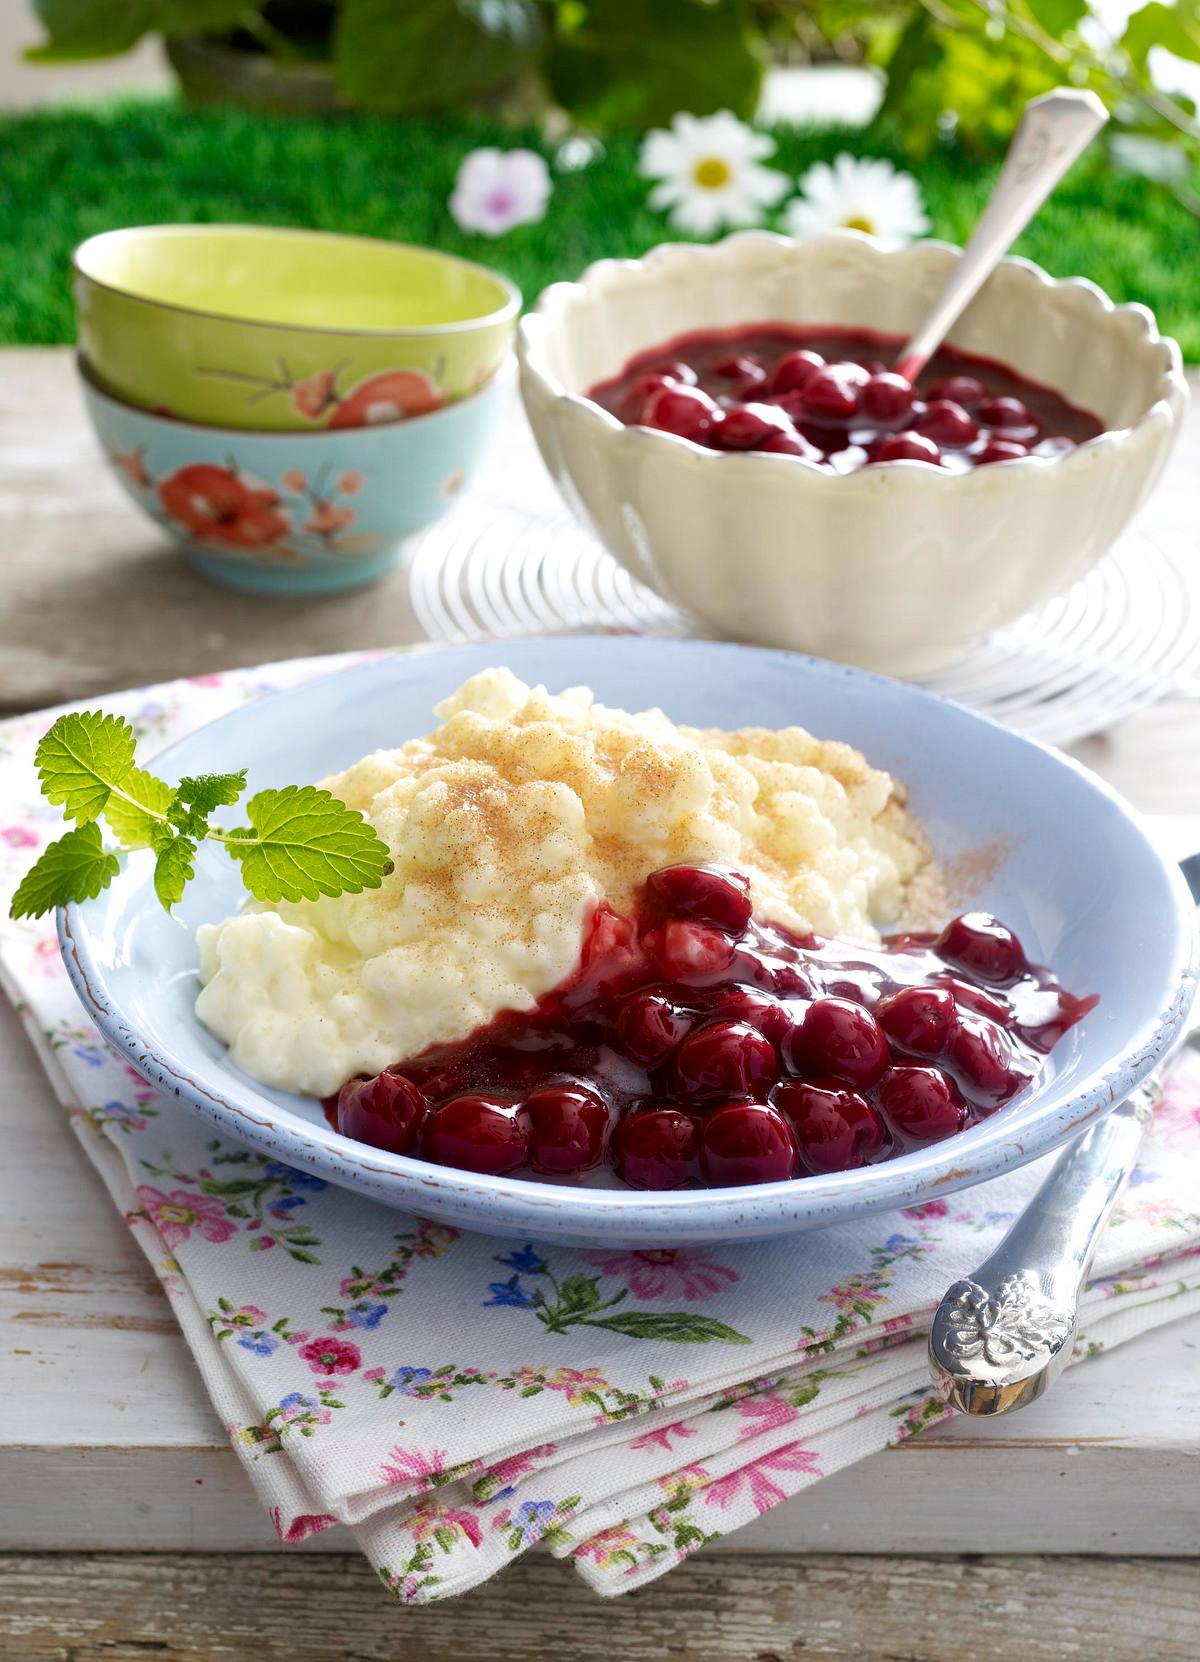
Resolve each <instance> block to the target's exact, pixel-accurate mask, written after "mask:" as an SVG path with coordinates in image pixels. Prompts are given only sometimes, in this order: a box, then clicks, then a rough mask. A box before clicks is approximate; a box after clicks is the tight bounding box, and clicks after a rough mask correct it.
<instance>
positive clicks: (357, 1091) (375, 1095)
mask: <svg viewBox="0 0 1200 1662" xmlns="http://www.w3.org/2000/svg"><path fill="white" fill-rule="evenodd" d="M428 1107H429V1105H428V1103H427V1102H426V1101H425V1098H424V1096H423V1095H422V1094H421V1092H420V1091H419V1090H418V1089H417V1087H416V1086H415V1085H414V1084H412V1082H411V1081H410V1080H408V1079H405V1078H403V1077H402V1076H401V1075H400V1074H398V1073H377V1074H376V1075H375V1077H374V1079H351V1080H348V1081H347V1083H346V1084H345V1085H343V1086H342V1088H341V1090H340V1091H339V1092H338V1099H337V1122H338V1130H339V1131H340V1132H341V1133H342V1136H343V1137H353V1138H354V1139H355V1140H356V1141H357V1142H360V1143H370V1145H371V1147H372V1148H385V1149H387V1151H388V1153H389V1154H411V1153H412V1151H413V1149H414V1148H415V1147H416V1143H417V1138H418V1136H419V1135H420V1131H421V1126H422V1123H423V1122H424V1119H425V1115H426V1113H427V1112H428Z"/></svg>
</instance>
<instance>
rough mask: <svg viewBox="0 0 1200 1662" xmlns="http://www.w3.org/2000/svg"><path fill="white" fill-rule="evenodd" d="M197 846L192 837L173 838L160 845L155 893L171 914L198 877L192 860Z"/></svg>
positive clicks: (156, 864)
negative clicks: (191, 883)
mask: <svg viewBox="0 0 1200 1662" xmlns="http://www.w3.org/2000/svg"><path fill="white" fill-rule="evenodd" d="M195 854H196V845H195V843H194V842H193V841H192V840H191V838H190V837H173V838H172V839H171V841H170V842H165V841H164V842H162V843H160V845H159V850H158V858H157V860H156V861H155V862H154V892H155V894H156V895H157V896H158V898H159V900H160V901H161V902H162V904H163V905H164V906H165V907H166V909H167V911H168V912H169V911H170V910H171V908H172V906H174V905H175V903H176V901H178V900H182V899H183V891H184V889H185V888H186V887H187V885H188V884H189V883H190V882H191V880H192V878H193V877H195V875H196V870H195V867H194V866H193V865H192V860H193V859H194V858H195Z"/></svg>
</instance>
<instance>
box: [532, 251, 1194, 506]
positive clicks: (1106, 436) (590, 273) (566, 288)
mask: <svg viewBox="0 0 1200 1662" xmlns="http://www.w3.org/2000/svg"><path fill="white" fill-rule="evenodd" d="M838 244H841V245H843V246H846V245H857V246H861V247H867V248H870V249H871V250H872V252H873V254H875V255H878V256H880V257H882V258H884V259H888V258H896V257H900V258H903V257H904V256H906V255H908V254H910V253H911V252H913V251H915V250H917V249H925V248H932V249H936V250H938V251H939V252H944V253H947V254H954V255H961V254H962V249H961V248H960V247H959V246H958V244H957V243H952V242H945V241H943V240H942V239H940V238H937V237H922V238H919V239H918V240H917V241H915V242H910V243H905V244H903V245H899V246H897V245H895V244H889V243H886V242H883V241H881V240H880V238H878V237H875V236H870V235H868V233H866V232H865V231H853V230H849V229H841V230H835V231H825V232H822V233H821V234H820V235H818V236H813V237H804V238H796V237H788V236H784V235H783V234H782V232H779V231H734V232H733V233H732V234H731V235H729V236H726V237H722V238H720V240H719V241H717V242H712V243H692V242H660V243H657V244H656V245H655V246H654V247H653V248H651V249H650V250H649V251H648V252H647V253H646V254H644V255H642V257H641V258H640V259H636V260H613V259H608V260H594V261H593V262H592V263H591V264H590V265H589V266H587V267H586V268H585V269H584V271H583V272H581V274H580V275H579V277H578V278H577V279H576V280H575V281H574V282H560V283H551V284H550V285H549V286H548V287H547V288H545V289H543V290H542V292H541V293H540V294H539V295H538V297H537V299H536V300H535V301H534V303H533V306H532V307H531V308H530V310H529V311H528V312H526V314H525V316H524V317H523V318H522V319H521V321H520V323H519V324H518V326H517V353H518V357H519V359H520V363H521V368H522V370H523V371H528V372H529V373H530V374H531V375H534V376H536V377H537V378H538V379H539V380H540V381H541V382H542V383H543V385H544V386H545V388H546V389H547V391H548V392H549V393H550V395H551V396H552V397H553V398H554V400H555V401H556V402H558V403H564V404H568V405H571V406H572V407H574V408H578V409H580V410H581V411H582V412H583V413H584V414H585V416H586V417H587V418H588V419H590V420H591V422H592V424H593V426H594V427H595V428H596V429H598V430H599V429H605V430H607V431H608V432H610V433H630V434H633V435H635V437H634V439H633V440H632V441H628V442H633V443H642V444H655V445H659V446H662V445H666V446H668V447H673V448H674V449H675V450H676V451H679V450H680V449H682V451H684V452H685V453H689V454H691V455H693V456H696V457H702V458H703V459H704V462H705V465H712V464H714V463H715V464H717V465H721V464H724V465H726V466H728V465H729V464H731V463H741V464H742V465H743V466H744V465H746V464H747V463H748V464H749V465H750V466H752V467H777V466H780V465H784V466H786V465H787V464H788V463H791V464H793V465H795V464H796V463H799V464H800V466H801V467H802V468H803V469H804V471H805V472H806V473H807V474H808V475H809V477H810V478H816V479H821V480H823V481H826V482H830V481H834V480H839V481H840V480H844V479H856V478H858V477H859V475H860V474H861V473H862V472H863V471H864V470H863V469H861V468H859V469H856V470H855V471H854V472H852V473H836V472H834V471H832V470H831V469H830V468H828V467H826V466H824V465H823V464H821V463H819V462H813V461H810V460H809V459H808V457H806V456H781V455H772V454H771V453H770V452H769V451H762V450H710V449H709V448H708V446H707V445H703V444H697V443H696V442H695V440H694V439H685V438H683V437H681V436H680V435H679V434H678V433H665V432H662V431H660V430H658V429H656V428H653V427H641V426H637V425H633V426H630V425H627V424H626V423H625V422H623V421H619V420H618V419H617V417H616V416H615V415H612V414H611V413H610V412H609V411H608V410H606V409H604V408H603V406H602V405H600V404H597V403H596V402H595V400H594V399H591V398H589V397H587V395H586V394H585V393H577V392H568V391H567V389H566V388H565V387H564V386H563V384H562V382H561V381H559V380H558V378H557V377H556V376H554V375H552V374H551V373H550V371H549V370H548V369H547V368H546V367H545V365H544V363H543V362H542V361H541V350H540V348H541V346H542V344H543V336H544V331H545V329H546V327H547V326H548V325H550V324H552V323H553V322H554V320H555V318H556V316H557V314H558V313H560V312H561V311H562V309H563V307H564V306H565V305H566V304H567V303H568V302H569V301H570V300H571V299H572V297H573V296H574V295H576V294H580V293H583V292H585V291H586V290H587V288H588V286H589V283H590V282H591V281H592V280H593V279H594V278H595V277H597V276H598V275H603V274H607V273H608V272H611V271H619V270H622V269H624V270H627V271H635V270H638V269H640V268H642V267H644V266H647V265H650V266H653V265H655V264H657V263H659V262H660V261H661V260H663V259H667V258H672V257H674V256H676V255H678V254H680V253H683V254H688V255H695V256H697V257H699V258H701V259H705V258H709V259H711V258H712V257H713V256H715V255H718V254H720V252H721V251H722V250H723V249H728V248H730V247H732V246H737V247H744V246H748V245H753V246H757V247H762V246H766V245H774V246H775V247H777V248H781V249H782V248H787V249H798V250H808V249H814V248H819V247H829V246H837V245H838ZM999 265H1000V267H1008V268H1010V269H1015V270H1019V271H1024V272H1027V273H1028V274H1029V275H1030V276H1031V277H1032V278H1033V279H1034V280H1035V281H1037V282H1038V283H1039V284H1041V285H1042V286H1043V287H1044V288H1047V289H1066V290H1068V291H1071V292H1075V293H1082V294H1087V295H1090V296H1091V297H1092V299H1093V301H1094V302H1095V303H1096V305H1097V308H1098V310H1099V312H1100V313H1101V314H1102V315H1107V316H1122V315H1129V316H1133V317H1137V318H1139V319H1140V320H1141V322H1142V325H1143V328H1144V330H1145V340H1144V342H1142V343H1139V344H1144V345H1145V346H1150V347H1153V346H1160V347H1162V349H1163V356H1164V368H1163V373H1162V378H1161V390H1160V392H1159V395H1158V397H1157V398H1156V399H1155V400H1154V402H1153V403H1152V404H1151V405H1149V407H1148V408H1147V409H1146V410H1145V411H1144V412H1143V413H1142V415H1141V416H1139V417H1138V419H1137V421H1135V422H1134V423H1133V424H1132V425H1131V426H1128V427H1113V428H1106V429H1105V430H1104V431H1103V432H1102V433H1097V434H1096V436H1095V437H1094V438H1091V439H1086V440H1085V441H1084V442H1083V443H1082V444H1079V445H1076V446H1075V448H1074V449H1073V450H1069V451H1066V452H1064V453H1062V454H1060V455H1055V456H1031V455H1030V456H1020V457H1013V458H1012V460H1011V461H1007V462H1004V463H1002V464H999V465H1001V466H1003V467H1004V468H1006V469H1013V468H1022V469H1026V470H1027V469H1029V468H1031V467H1033V468H1041V469H1043V470H1044V469H1047V468H1059V469H1061V468H1063V467H1071V466H1078V465H1079V463H1080V458H1081V457H1084V456H1088V455H1095V454H1096V453H1097V452H1098V451H1100V450H1105V449H1111V448H1112V447H1114V446H1116V445H1121V444H1123V443H1125V442H1126V441H1127V440H1129V439H1130V438H1131V437H1132V436H1133V435H1134V434H1135V433H1137V432H1138V431H1139V430H1140V429H1142V428H1143V427H1145V426H1147V425H1148V424H1149V423H1150V421H1151V420H1161V419H1162V418H1163V417H1165V418H1166V419H1168V420H1170V421H1174V420H1177V419H1178V416H1179V412H1180V409H1181V407H1182V405H1183V404H1184V403H1186V401H1187V399H1188V396H1189V392H1188V385H1187V381H1186V379H1185V377H1184V373H1183V355H1182V353H1181V352H1180V349H1179V344H1178V342H1177V341H1175V340H1174V339H1173V338H1172V337H1171V336H1170V335H1163V334H1161V333H1160V332H1159V328H1158V324H1157V321H1156V319H1155V317H1154V313H1153V312H1152V311H1151V310H1150V308H1149V307H1148V306H1144V305H1143V304H1142V303H1141V302H1140V301H1137V300H1130V301H1125V302H1123V303H1121V304H1118V303H1117V302H1116V301H1115V300H1112V299H1111V298H1110V297H1109V296H1108V295H1107V294H1105V292H1104V290H1103V289H1102V288H1101V287H1100V286H1099V284H1097V283H1094V282H1093V281H1092V280H1091V278H1090V277H1052V276H1051V275H1050V273H1049V272H1048V271H1046V270H1045V269H1044V267H1042V266H1040V265H1037V264H1036V263H1035V262H1034V261H1033V260H1029V259H1026V258H1024V256H1022V255H1017V254H1010V255H1007V256H1006V257H1005V258H1004V259H1002V260H1001V261H1000V262H999ZM814 327H819V324H817V325H814ZM664 454H670V450H669V449H668V450H667V451H666V452H664ZM881 470H884V471H887V472H889V473H890V472H893V471H896V470H899V471H900V472H904V473H912V472H914V471H916V472H917V473H920V474H925V475H927V476H930V477H936V478H937V479H938V480H939V481H940V482H941V485H942V487H943V488H946V489H960V490H961V489H966V488H970V487H969V486H968V484H967V482H968V481H971V480H974V479H975V478H976V476H977V475H978V474H979V472H980V471H981V470H979V469H977V468H969V469H964V470H962V471H961V472H960V471H952V470H950V469H948V468H944V467H941V466H939V465H938V464H937V463H936V462H921V461H917V460H915V459H913V458H904V459H902V460H897V461H891V462H873V463H872V464H871V472H872V473H877V472H879V471H881ZM986 472H987V473H990V472H991V469H990V468H989V469H987V470H986ZM835 488H836V487H835Z"/></svg>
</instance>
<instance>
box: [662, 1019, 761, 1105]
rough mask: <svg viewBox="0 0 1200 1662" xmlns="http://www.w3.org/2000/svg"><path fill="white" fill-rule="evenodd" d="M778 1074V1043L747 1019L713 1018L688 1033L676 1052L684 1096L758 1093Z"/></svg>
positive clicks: (679, 1078) (678, 1086) (678, 1083)
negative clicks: (711, 1020) (723, 1019)
mask: <svg viewBox="0 0 1200 1662" xmlns="http://www.w3.org/2000/svg"><path fill="white" fill-rule="evenodd" d="M778 1074H779V1063H778V1061H777V1059H776V1056H775V1046H774V1045H773V1044H772V1043H771V1041H770V1039H768V1038H767V1036H766V1034H765V1033H760V1032H759V1031H758V1029H757V1027H751V1026H750V1024H749V1022H744V1021H713V1022H709V1024H708V1025H707V1026H706V1027H698V1028H697V1029H696V1030H695V1032H693V1033H689V1034H688V1036H687V1038H686V1039H685V1040H684V1041H683V1043H682V1044H681V1045H680V1047H679V1049H678V1051H677V1052H676V1055H675V1083H676V1086H677V1088H678V1090H679V1092H680V1094H681V1095H682V1096H685V1097H696V1098H698V1097H705V1096H709V1097H711V1096H758V1095H759V1094H761V1093H765V1091H766V1090H767V1088H768V1086H770V1085H772V1084H773V1083H774V1081H775V1079H776V1078H777V1077H778Z"/></svg>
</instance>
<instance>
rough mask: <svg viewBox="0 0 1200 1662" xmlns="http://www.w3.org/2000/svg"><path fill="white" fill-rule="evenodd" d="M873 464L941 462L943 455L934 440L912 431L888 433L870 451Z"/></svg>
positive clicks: (936, 463) (935, 463)
mask: <svg viewBox="0 0 1200 1662" xmlns="http://www.w3.org/2000/svg"><path fill="white" fill-rule="evenodd" d="M869 456H870V459H871V461H873V462H932V463H933V464H934V465H935V466H936V465H938V464H939V463H940V462H941V459H942V453H941V451H940V450H939V449H938V447H937V445H936V444H934V442H933V440H932V439H927V438H925V436H924V435H923V434H921V433H915V432H913V431H912V430H911V429H909V430H908V431H906V432H903V433H888V434H887V436H886V437H885V438H882V439H880V440H879V442H878V444H873V445H872V446H871V449H870V451H869Z"/></svg>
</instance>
